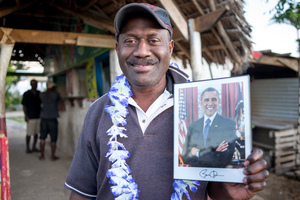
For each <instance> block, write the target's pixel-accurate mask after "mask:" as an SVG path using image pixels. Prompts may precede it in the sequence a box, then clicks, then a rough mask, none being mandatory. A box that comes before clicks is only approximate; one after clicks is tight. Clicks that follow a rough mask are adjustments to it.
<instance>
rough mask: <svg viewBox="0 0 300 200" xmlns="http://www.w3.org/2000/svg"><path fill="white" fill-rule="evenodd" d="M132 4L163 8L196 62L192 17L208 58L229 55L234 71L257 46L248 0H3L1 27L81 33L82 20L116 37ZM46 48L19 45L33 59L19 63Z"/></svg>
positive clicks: (178, 44)
mask: <svg viewBox="0 0 300 200" xmlns="http://www.w3.org/2000/svg"><path fill="white" fill-rule="evenodd" d="M132 2H145V3H150V4H153V5H158V6H160V7H163V8H165V9H166V10H167V11H168V12H169V13H170V14H171V20H172V25H173V28H174V37H173V39H174V40H175V49H174V53H175V55H176V56H179V57H180V58H184V59H188V60H189V59H190V42H189V37H188V34H187V31H188V27H187V26H188V19H191V18H195V19H197V20H198V22H199V23H200V26H201V27H200V28H199V29H200V30H199V31H200V32H201V41H202V55H203V57H204V58H205V59H206V61H207V62H208V63H212V62H215V63H219V64H223V63H224V62H225V58H226V57H227V58H229V59H230V60H231V61H232V62H233V63H234V64H235V68H234V69H233V72H238V71H239V70H241V68H242V65H243V60H244V59H243V58H244V56H245V53H246V52H247V51H248V50H249V49H250V47H251V41H250V39H249V38H250V35H249V34H250V31H251V29H250V26H249V25H248V23H247V22H246V21H245V18H244V15H243V14H244V10H243V4H244V3H243V0H173V1H172V0H148V1H146V0H137V1H133V0H43V1H38V0H22V1H19V0H15V1H13V0H0V26H2V27H7V28H13V29H22V30H23V29H29V30H46V31H63V32H76V31H80V28H78V27H77V28H74V27H72V26H71V24H70V22H71V21H72V20H78V21H80V23H81V24H89V25H91V26H93V27H96V28H98V29H101V30H102V31H103V34H106V35H111V36H113V35H114V28H113V19H114V16H115V14H116V12H117V11H118V10H119V9H120V8H121V7H122V6H124V5H125V4H128V3H132ZM222 11H223V12H222ZM226 11H227V12H226ZM218 12H219V13H223V14H222V15H221V14H219V16H220V17H221V18H220V20H219V21H218V22H217V23H214V24H209V23H212V22H211V21H212V20H214V18H213V17H211V15H208V14H210V13H211V14H212V13H218ZM224 13H225V14H224ZM201 17H202V18H201ZM54 24H59V25H60V27H61V30H54V29H53V27H54V26H53V25H54ZM207 24H209V25H207ZM212 25H213V26H212ZM2 36H3V33H2V35H1V31H0V39H1V40H2V41H4V40H3V37H2ZM5 42H6V43H9V42H12V40H9V39H8V40H6V41H5ZM2 44H3V43H2ZM44 46H45V45H43V44H28V43H27V44H22V43H16V44H15V48H16V49H18V48H19V49H23V52H24V51H26V52H27V51H28V53H26V55H27V56H24V57H23V58H18V59H19V60H22V59H23V60H24V59H25V60H26V59H27V60H32V59H35V58H34V55H35V52H38V53H39V55H43V56H45V52H44V51H45V48H44ZM29 51H30V52H29ZM12 59H14V58H12ZM15 59H16V60H17V57H15Z"/></svg>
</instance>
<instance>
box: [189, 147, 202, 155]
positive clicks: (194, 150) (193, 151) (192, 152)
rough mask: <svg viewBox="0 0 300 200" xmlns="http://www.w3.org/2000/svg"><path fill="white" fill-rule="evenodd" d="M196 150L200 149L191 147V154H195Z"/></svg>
mask: <svg viewBox="0 0 300 200" xmlns="http://www.w3.org/2000/svg"><path fill="white" fill-rule="evenodd" d="M198 151H200V149H197V148H196V147H193V148H192V149H191V154H192V155H193V156H196V154H197V152H198Z"/></svg>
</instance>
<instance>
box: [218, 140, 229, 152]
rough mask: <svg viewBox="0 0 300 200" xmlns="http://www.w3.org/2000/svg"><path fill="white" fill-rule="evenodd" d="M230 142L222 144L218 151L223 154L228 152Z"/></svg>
mask: <svg viewBox="0 0 300 200" xmlns="http://www.w3.org/2000/svg"><path fill="white" fill-rule="evenodd" d="M228 146H229V145H228V142H225V141H223V142H221V144H220V145H219V146H218V148H217V149H216V151H221V152H224V151H226V150H227V147H228Z"/></svg>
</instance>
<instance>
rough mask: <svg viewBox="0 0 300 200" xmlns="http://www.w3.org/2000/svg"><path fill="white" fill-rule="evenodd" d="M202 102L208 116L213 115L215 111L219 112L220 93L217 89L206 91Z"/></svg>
mask: <svg viewBox="0 0 300 200" xmlns="http://www.w3.org/2000/svg"><path fill="white" fill-rule="evenodd" d="M200 103H201V106H202V107H203V110H204V113H205V114H206V116H208V117H211V116H212V115H213V114H215V112H217V109H218V106H219V104H220V99H219V96H218V93H217V92H216V91H208V92H205V93H204V94H203V97H202V99H201V101H200Z"/></svg>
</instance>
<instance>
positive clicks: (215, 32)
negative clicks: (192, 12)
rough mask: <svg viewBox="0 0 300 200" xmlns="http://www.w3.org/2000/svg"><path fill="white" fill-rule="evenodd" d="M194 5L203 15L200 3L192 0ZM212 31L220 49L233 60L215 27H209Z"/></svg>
mask: <svg viewBox="0 0 300 200" xmlns="http://www.w3.org/2000/svg"><path fill="white" fill-rule="evenodd" d="M192 2H193V4H194V6H195V7H196V9H197V10H198V12H199V13H200V14H201V15H205V13H204V11H203V10H202V8H201V7H200V5H199V4H198V2H197V1H196V0H192ZM211 31H212V33H213V34H214V35H215V37H216V39H217V40H218V42H219V43H220V45H221V47H222V49H223V50H224V52H225V54H226V56H227V57H228V58H229V59H230V60H233V59H232V57H231V55H230V54H229V52H228V51H227V48H226V46H225V44H224V43H223V41H222V39H221V37H220V36H219V33H218V32H217V31H216V30H215V28H212V29H211Z"/></svg>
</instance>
